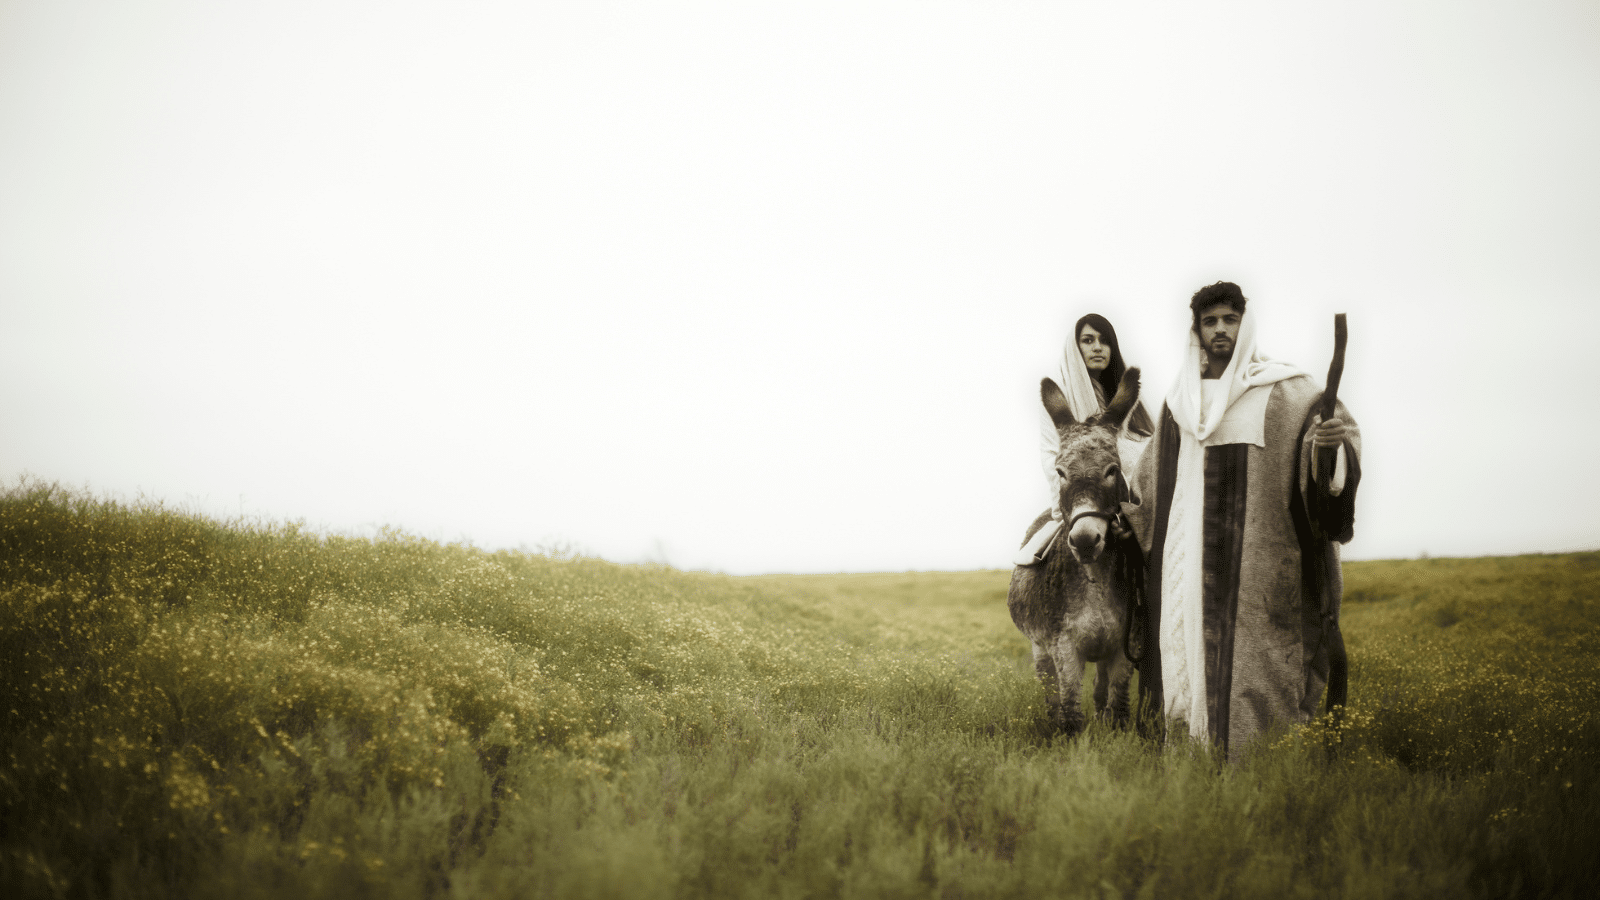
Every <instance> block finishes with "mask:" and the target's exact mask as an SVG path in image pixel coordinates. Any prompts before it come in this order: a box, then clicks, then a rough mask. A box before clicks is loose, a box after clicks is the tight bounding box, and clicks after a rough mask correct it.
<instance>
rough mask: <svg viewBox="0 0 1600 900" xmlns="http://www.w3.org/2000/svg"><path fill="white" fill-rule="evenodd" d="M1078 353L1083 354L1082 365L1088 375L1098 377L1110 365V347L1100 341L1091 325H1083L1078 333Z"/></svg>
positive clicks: (1098, 335) (1098, 334) (1097, 333)
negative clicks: (1087, 371)
mask: <svg viewBox="0 0 1600 900" xmlns="http://www.w3.org/2000/svg"><path fill="white" fill-rule="evenodd" d="M1078 352H1079V353H1082V354H1083V365H1084V367H1085V368H1087V369H1088V370H1089V374H1090V375H1099V374H1100V373H1101V372H1104V371H1105V370H1106V366H1109V365H1111V347H1110V345H1109V344H1107V343H1106V342H1105V341H1103V340H1101V339H1100V332H1098V331H1096V330H1095V328H1094V326H1093V325H1087V324H1086V325H1084V326H1083V330H1082V331H1080V332H1078Z"/></svg>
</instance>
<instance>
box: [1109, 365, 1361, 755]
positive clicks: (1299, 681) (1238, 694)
mask: <svg viewBox="0 0 1600 900" xmlns="http://www.w3.org/2000/svg"><path fill="white" fill-rule="evenodd" d="M1251 390H1252V391H1270V392H1271V394H1270V397H1269V398H1268V399H1267V401H1266V404H1265V414H1264V420H1263V423H1262V439H1263V443H1264V444H1265V446H1256V445H1255V444H1253V443H1248V442H1244V443H1207V444H1205V445H1203V446H1202V447H1201V448H1200V449H1201V451H1202V452H1203V454H1204V462H1203V465H1204V489H1203V492H1202V493H1203V496H1202V497H1198V498H1195V497H1191V498H1188V500H1187V502H1184V501H1183V498H1180V503H1181V504H1182V505H1183V506H1184V507H1185V508H1182V509H1179V510H1178V511H1177V512H1178V514H1179V515H1190V516H1196V515H1197V516H1200V517H1201V523H1202V524H1201V529H1202V530H1201V535H1202V537H1201V540H1200V541H1199V548H1200V557H1201V563H1200V567H1199V569H1198V572H1199V574H1200V575H1201V578H1202V582H1201V586H1200V588H1199V597H1200V610H1199V612H1200V619H1201V622H1200V625H1201V627H1200V628H1198V629H1196V633H1198V634H1200V635H1202V636H1203V653H1202V654H1201V658H1202V659H1203V663H1202V668H1203V675H1204V678H1203V681H1204V690H1205V702H1204V713H1205V715H1204V718H1205V722H1206V728H1205V736H1206V737H1208V738H1209V739H1210V741H1211V742H1212V743H1213V744H1216V745H1218V746H1220V747H1222V748H1223V749H1224V751H1225V752H1226V753H1227V754H1228V757H1229V758H1230V759H1232V760H1235V761H1236V760H1238V759H1239V758H1240V756H1241V755H1242V753H1243V752H1244V750H1245V747H1246V745H1248V744H1249V742H1250V741H1251V739H1253V738H1254V737H1256V736H1257V735H1258V734H1260V733H1262V732H1263V731H1265V730H1268V729H1270V728H1274V727H1277V726H1280V725H1290V724H1294V723H1301V722H1306V721H1309V720H1310V719H1311V718H1312V717H1313V716H1315V715H1316V711H1317V704H1318V702H1319V700H1320V699H1321V697H1322V694H1323V690H1324V689H1325V687H1326V685H1327V680H1328V660H1329V646H1328V645H1327V643H1326V642H1325V641H1324V634H1323V632H1324V630H1325V627H1326V623H1328V622H1330V621H1331V622H1337V616H1338V609H1339V599H1340V595H1341V592H1342V589H1343V581H1342V578H1341V576H1340V570H1339V555H1338V544H1339V543H1343V542H1345V541H1348V540H1349V539H1350V537H1351V535H1352V531H1353V524H1354V510H1355V494H1356V487H1357V485H1358V483H1359V481H1360V477H1361V471H1360V459H1359V455H1360V448H1361V437H1360V431H1359V429H1358V428H1357V427H1356V424H1355V421H1354V420H1353V419H1352V418H1351V417H1350V414H1349V411H1348V410H1346V409H1345V408H1344V405H1343V404H1342V403H1341V404H1339V405H1338V408H1337V412H1336V415H1337V416H1338V417H1339V418H1340V419H1341V420H1342V421H1343V422H1344V424H1345V429H1346V431H1345V436H1346V440H1345V446H1344V448H1343V450H1344V456H1345V464H1346V471H1345V473H1344V484H1343V487H1342V490H1341V491H1340V493H1339V494H1338V496H1329V495H1328V494H1326V493H1324V492H1323V491H1322V489H1321V488H1319V487H1318V486H1317V483H1316V482H1315V481H1314V480H1313V479H1312V478H1311V473H1310V470H1311V461H1312V458H1313V453H1314V448H1313V447H1312V445H1311V429H1312V428H1313V427H1314V425H1315V423H1316V422H1317V421H1320V419H1319V418H1318V417H1317V416H1316V415H1315V410H1314V406H1315V405H1316V403H1317V401H1318V400H1319V399H1320V398H1321V391H1320V390H1318V389H1317V387H1316V385H1315V384H1313V383H1312V381H1311V379H1310V378H1308V377H1305V376H1304V375H1297V376H1294V377H1289V378H1286V379H1284V380H1281V381H1278V382H1276V383H1274V384H1270V385H1263V386H1261V387H1256V388H1251ZM1179 448H1180V434H1179V429H1178V425H1177V423H1176V422H1175V420H1174V419H1173V417H1172V413H1171V410H1170V409H1169V408H1168V407H1167V406H1166V405H1165V404H1163V406H1162V410H1161V424H1160V426H1159V429H1158V432H1157V436H1156V438H1155V439H1154V440H1152V441H1151V442H1150V444H1149V446H1148V448H1147V449H1146V450H1145V452H1144V454H1143V456H1142V457H1141V459H1140V461H1139V466H1138V468H1137V470H1136V472H1135V477H1134V485H1135V491H1134V499H1135V500H1137V501H1141V502H1140V503H1139V505H1137V506H1134V505H1132V504H1128V505H1126V506H1125V509H1126V511H1127V512H1128V514H1129V518H1130V519H1131V520H1132V523H1133V527H1134V532H1135V534H1136V535H1137V536H1138V538H1139V543H1140V546H1141V547H1143V548H1144V549H1145V556H1146V587H1145V590H1146V602H1147V604H1148V605H1147V613H1148V614H1147V615H1146V617H1145V623H1146V628H1145V633H1144V647H1145V650H1144V660H1143V662H1142V664H1141V666H1140V674H1139V677H1140V693H1141V695H1142V696H1143V701H1142V702H1143V704H1144V705H1145V706H1146V707H1147V708H1148V706H1149V704H1152V703H1153V704H1154V709H1156V710H1160V711H1165V710H1167V704H1166V703H1165V698H1164V692H1163V671H1164V670H1165V669H1167V668H1168V667H1169V666H1172V664H1173V663H1174V661H1173V660H1168V659H1164V658H1163V654H1162V651H1161V646H1162V644H1161V634H1160V632H1161V622H1162V601H1163V591H1162V586H1163V583H1164V578H1172V577H1179V576H1182V573H1180V572H1177V571H1167V569H1168V568H1169V567H1168V565H1167V561H1166V559H1165V557H1166V553H1167V551H1168V550H1169V549H1170V550H1174V551H1175V552H1177V551H1178V548H1168V547H1166V546H1165V544H1166V543H1167V533H1168V525H1169V524H1170V523H1171V522H1172V521H1173V513H1174V509H1173V500H1174V489H1175V486H1176V484H1177V475H1178V463H1179V455H1180V450H1179ZM1174 565H1178V564H1176V563H1175V564H1174ZM1185 571H1187V572H1193V571H1195V570H1194V569H1193V568H1192V563H1191V568H1189V569H1186V570H1185ZM1330 616H1331V618H1330ZM1182 665H1183V664H1181V663H1180V664H1179V667H1181V666H1182Z"/></svg>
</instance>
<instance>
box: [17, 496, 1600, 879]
mask: <svg viewBox="0 0 1600 900" xmlns="http://www.w3.org/2000/svg"><path fill="white" fill-rule="evenodd" d="M1008 578H1009V573H1008V572H1002V571H990V572H966V573H909V574H882V575H838V576H763V577H728V576H718V575H708V574H697V573H685V572H679V571H675V570H672V569H668V568H664V567H649V566H644V567H639V566H618V565H613V564H609V563H605V562H601V561H597V560H590V559H580V558H550V557H545V556H539V555H532V554H521V553H505V552H501V553H486V552H483V551H480V550H477V549H474V548H471V547H463V546H454V545H440V544H437V543H433V542H430V541H426V540H421V539H418V538H415V537H412V536H408V535H405V534H400V533H392V534H386V535H384V536H383V537H381V538H380V539H378V540H365V539H352V538H341V537H325V536H320V535H315V534H310V533H306V532H305V531H304V530H302V529H300V528H298V527H296V526H295V525H292V524H290V525H284V524H275V523H260V522H255V523H251V522H233V523H218V522H214V521H211V520H207V519H204V518H199V517H195V516H190V515H185V514H182V513H179V512H173V511H170V510H164V509H161V508H159V507H140V508H130V507H128V506H125V505H119V504H116V503H111V502H104V501H98V500H95V499H92V498H88V497H85V496H82V495H77V494H72V493H68V492H63V491H60V490H58V489H55V488H52V487H48V486H40V485H33V484H22V485H19V486H17V487H15V488H12V489H11V490H9V491H8V492H6V493H5V494H4V495H3V496H0V666H3V667H4V668H3V674H0V692H3V694H4V699H3V702H0V715H4V716H5V728H4V729H3V736H0V809H3V816H0V885H4V887H5V893H6V896H8V897H52V896H64V897H211V896H216V897H223V896H226V897H294V898H297V900H303V898H316V897H341V898H342V897H352V896H355V897H360V896H374V897H413V896H415V897H487V898H493V897H559V898H581V897H662V898H667V897H762V898H770V897H938V898H956V897H973V898H976V897H1019V898H1020V897H1029V898H1033V897H1041V896H1053V897H1213V896H1215V897H1240V896H1243V897H1274V898H1276V897H1301V896H1304V897H1322V896H1347V897H1397V896H1406V897H1451V898H1455V897H1463V896H1465V897H1577V896H1585V895H1590V894H1592V893H1593V886H1594V885H1595V884H1596V883H1597V879H1600V860H1597V856H1600V854H1597V853H1596V847H1600V765H1597V764H1600V723H1597V721H1596V719H1595V713H1594V711H1595V710H1596V709H1597V706H1600V704H1597V700H1600V638H1597V634H1600V633H1597V631H1596V625H1597V623H1600V554H1595V553H1579V554H1565V555H1552V556H1525V557H1514V558H1484V559H1459V560H1458V559H1432V560H1419V561H1391V562H1364V563H1351V564H1347V566H1346V578H1347V581H1348V590H1349V597H1348V600H1347V605H1346V611H1345V633H1346V636H1347V639H1348V642H1349V647H1350V656H1351V664H1352V675H1351V685H1350V696H1351V708H1350V710H1349V714H1348V715H1347V717H1346V719H1345V722H1344V724H1343V726H1342V727H1340V728H1338V729H1330V728H1328V727H1326V726H1325V725H1323V724H1317V725H1313V726H1310V727H1307V728H1302V729H1298V730H1296V731H1293V732H1289V733H1285V734H1282V735H1277V736H1274V737H1273V738H1272V739H1271V740H1270V741H1268V742H1263V743H1262V744H1261V745H1259V748H1258V749H1259V752H1257V753H1255V754H1254V755H1253V756H1252V757H1251V758H1250V759H1249V760H1247V761H1246V762H1245V763H1244V764H1242V765H1239V766H1227V765H1224V764H1219V763H1218V762H1217V760H1216V759H1214V758H1213V757H1212V756H1211V755H1210V754H1208V753H1206V752H1204V751H1200V750H1196V749H1193V748H1190V747H1187V746H1179V745H1175V746H1168V747H1166V748H1162V747H1159V746H1156V745H1154V744H1152V743H1151V742H1149V741H1146V740H1143V739H1141V738H1139V737H1138V736H1137V735H1134V734H1130V733H1125V732H1118V731H1114V730H1111V729H1109V728H1106V727H1104V726H1102V725H1100V724H1098V723H1096V724H1093V725H1091V727H1090V729H1089V730H1088V731H1087V732H1086V733H1085V734H1084V735H1083V736H1081V737H1080V738H1078V739H1076V740H1072V741H1066V740H1057V739H1055V738H1053V737H1052V735H1050V734H1049V733H1048V731H1047V729H1046V727H1045V722H1044V704H1043V697H1042V692H1041V689H1040V688H1039V686H1038V685H1037V684H1036V683H1035V682H1034V681H1033V679H1032V675H1031V666H1030V664H1029V661H1028V654H1027V646H1026V643H1025V642H1024V641H1023V639H1022V637H1021V636H1020V635H1019V634H1018V633H1017V632H1016V630H1015V629H1014V628H1013V627H1012V625H1011V623H1010V620H1009V618H1008V617H1007V614H1006V610H1005V602H1004V600H1005V589H1006V583H1007V580H1008ZM1330 750H1331V751H1332V752H1331V753H1330Z"/></svg>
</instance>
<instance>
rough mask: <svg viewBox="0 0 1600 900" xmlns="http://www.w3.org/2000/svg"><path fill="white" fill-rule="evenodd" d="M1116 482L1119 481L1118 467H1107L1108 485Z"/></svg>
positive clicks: (1106, 477)
mask: <svg viewBox="0 0 1600 900" xmlns="http://www.w3.org/2000/svg"><path fill="white" fill-rule="evenodd" d="M1116 480H1117V467H1116V466H1114V465H1112V466H1106V474H1105V481H1106V483H1107V484H1110V483H1112V482H1114V481H1116Z"/></svg>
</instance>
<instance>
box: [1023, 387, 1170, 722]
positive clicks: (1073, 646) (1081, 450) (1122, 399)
mask: <svg viewBox="0 0 1600 900" xmlns="http://www.w3.org/2000/svg"><path fill="white" fill-rule="evenodd" d="M1039 393H1040V397H1041V399H1042V400H1043V401H1044V408H1045V410H1046V411H1047V412H1049V414H1050V420H1051V421H1052V422H1054V423H1055V426H1056V429H1057V431H1059V432H1060V435H1061V452H1060V453H1059V454H1057V456H1056V473H1057V474H1058V475H1060V476H1061V497H1060V502H1061V510H1062V513H1063V515H1064V517H1065V518H1066V522H1065V523H1064V524H1063V526H1062V530H1061V532H1060V533H1058V534H1057V536H1056V539H1055V547H1054V549H1053V550H1051V552H1050V553H1049V555H1048V556H1047V557H1046V558H1045V560H1044V561H1043V562H1040V563H1036V564H1034V565H1030V566H1017V567H1016V568H1015V569H1013V570H1012V572H1011V589H1010V591H1009V594H1008V596H1007V598H1006V605H1007V606H1008V607H1010V609H1011V621H1012V622H1015V623H1016V626H1017V629H1018V630H1019V631H1021V632H1022V634H1023V636H1024V637H1026V638H1027V639H1028V640H1029V641H1030V642H1031V643H1032V644H1033V667H1034V671H1035V672H1036V673H1037V674H1038V676H1039V680H1040V681H1041V682H1043V683H1044V689H1045V693H1046V695H1047V696H1048V699H1049V703H1050V720H1051V722H1052V723H1054V724H1055V725H1056V727H1058V728H1059V729H1061V731H1062V732H1064V733H1065V734H1066V735H1068V736H1069V737H1070V736H1072V735H1076V734H1077V733H1078V732H1079V731H1081V730H1082V729H1083V724H1084V714H1083V710H1082V709H1081V708H1080V706H1079V702H1078V697H1079V692H1080V690H1081V687H1082V684H1083V667H1084V664H1086V663H1090V662H1093V663H1096V664H1098V667H1099V671H1098V673H1097V676H1096V678H1095V683H1094V702H1095V708H1096V710H1097V712H1098V713H1099V714H1100V715H1101V716H1102V717H1109V718H1111V719H1112V720H1113V721H1114V722H1115V723H1116V724H1117V725H1118V726H1123V725H1126V724H1127V721H1128V681H1129V679H1130V678H1132V677H1133V663H1132V662H1131V661H1130V660H1129V659H1128V657H1127V654H1126V653H1125V652H1124V651H1123V638H1124V635H1125V633H1126V628H1127V623H1128V615H1129V610H1128V597H1127V590H1128V587H1127V586H1126V585H1124V584H1122V583H1121V579H1120V578H1119V577H1117V573H1118V572H1119V571H1120V568H1119V563H1120V560H1118V559H1117V557H1118V556H1119V555H1120V554H1121V553H1122V552H1124V551H1123V549H1122V547H1121V546H1120V545H1121V543H1122V542H1121V541H1118V540H1117V539H1116V537H1115V535H1114V534H1113V533H1108V532H1110V524H1111V521H1112V519H1114V518H1115V517H1116V515H1117V513H1118V512H1119V511H1120V510H1121V506H1120V501H1123V500H1127V499H1128V497H1129V494H1128V482H1127V480H1126V478H1124V476H1123V474H1122V466H1121V462H1120V458H1119V456H1118V454H1117V431H1118V429H1119V428H1120V427H1121V426H1122V421H1123V419H1125V418H1126V417H1127V415H1128V413H1129V412H1131V411H1132V410H1133V405H1134V403H1136V402H1138V399H1139V370H1138V369H1136V368H1130V369H1128V371H1127V372H1126V373H1124V374H1123V376H1122V383H1121V385H1119V386H1118V388H1117V395H1116V396H1115V397H1114V398H1112V400H1111V404H1110V405H1109V406H1107V407H1106V410H1105V411H1104V412H1102V413H1100V414H1099V415H1097V416H1092V417H1090V418H1089V420H1088V421H1086V422H1077V421H1075V420H1074V419H1073V417H1072V409H1071V407H1069V406H1068V405H1067V398H1066V396H1065V395H1064V394H1063V393H1062V392H1061V388H1060V387H1059V386H1058V385H1057V384H1056V383H1055V382H1054V381H1052V380H1050V379H1049V378H1046V379H1044V380H1043V381H1041V382H1040V383H1039ZM1049 520H1050V510H1045V511H1044V512H1043V513H1042V514H1040V516H1039V518H1037V519H1035V520H1034V521H1033V525H1031V526H1030V527H1029V528H1028V533H1027V535H1025V536H1024V537H1023V543H1024V544H1026V543H1027V541H1028V538H1031V537H1033V534H1034V532H1036V531H1038V530H1039V529H1040V528H1041V527H1042V526H1043V525H1044V524H1045V523H1046V522H1048V521H1049ZM1063 544H1065V545H1066V546H1065V547H1063V546H1062V545H1063ZM1108 546H1109V547H1110V549H1109V550H1107V547H1108Z"/></svg>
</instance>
